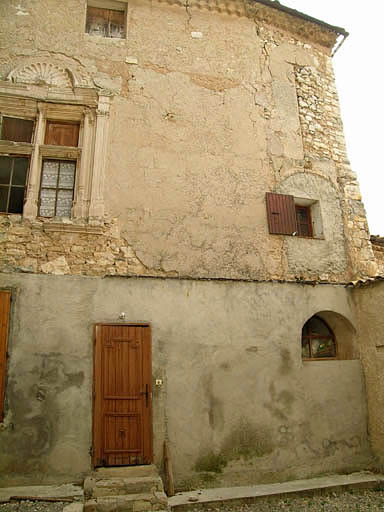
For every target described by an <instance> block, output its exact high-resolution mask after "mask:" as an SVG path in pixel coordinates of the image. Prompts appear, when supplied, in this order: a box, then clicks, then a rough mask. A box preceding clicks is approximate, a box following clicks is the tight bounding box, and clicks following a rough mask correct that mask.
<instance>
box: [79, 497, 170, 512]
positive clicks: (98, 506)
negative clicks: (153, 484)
mask: <svg viewBox="0 0 384 512" xmlns="http://www.w3.org/2000/svg"><path fill="white" fill-rule="evenodd" d="M161 510H168V498H167V496H166V495H165V493H164V492H154V493H153V494H149V493H145V494H128V495H117V496H103V497H99V498H93V499H89V500H87V501H86V502H85V504H84V512H155V511H161Z"/></svg>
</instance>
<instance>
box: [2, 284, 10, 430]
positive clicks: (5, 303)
mask: <svg viewBox="0 0 384 512" xmlns="http://www.w3.org/2000/svg"><path fill="white" fill-rule="evenodd" d="M10 310H11V292H10V291H7V290H0V422H1V421H3V416H4V395H5V370H6V366H7V345H8V328H9V312H10Z"/></svg>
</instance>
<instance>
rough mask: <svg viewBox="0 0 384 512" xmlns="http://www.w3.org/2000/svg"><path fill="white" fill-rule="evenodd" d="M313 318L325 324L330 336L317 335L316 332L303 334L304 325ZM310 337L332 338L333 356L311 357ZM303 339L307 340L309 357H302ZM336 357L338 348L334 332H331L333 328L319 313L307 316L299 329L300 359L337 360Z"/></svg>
mask: <svg viewBox="0 0 384 512" xmlns="http://www.w3.org/2000/svg"><path fill="white" fill-rule="evenodd" d="M313 319H316V320H319V321H320V322H321V323H323V324H324V325H325V327H326V328H327V329H328V331H329V333H330V336H324V335H318V334H315V333H314V334H309V335H304V334H303V332H304V328H305V326H306V325H307V324H308V323H309V322H310V321H311V320H313ZM312 338H316V339H328V340H329V339H330V338H331V339H332V342H333V347H334V353H335V355H334V356H331V357H311V354H312ZM304 339H308V340H309V353H310V356H309V357H303V340H304ZM337 358H338V350H337V342H336V337H335V333H334V332H333V330H332V329H331V328H330V326H329V325H328V323H327V322H326V321H325V320H323V319H322V318H321V317H320V316H319V315H313V316H311V318H309V319H308V320H307V321H306V322H305V324H304V325H303V328H302V331H301V359H302V361H306V362H307V361H335V360H337Z"/></svg>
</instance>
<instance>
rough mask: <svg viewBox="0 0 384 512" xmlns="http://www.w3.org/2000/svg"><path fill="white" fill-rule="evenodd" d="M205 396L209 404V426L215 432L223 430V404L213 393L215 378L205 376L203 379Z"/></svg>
mask: <svg viewBox="0 0 384 512" xmlns="http://www.w3.org/2000/svg"><path fill="white" fill-rule="evenodd" d="M202 383H203V388H204V394H205V397H206V400H207V403H208V420H209V425H210V427H211V428H212V429H214V430H221V429H222V428H223V426H224V413H223V404H222V402H221V400H219V398H217V396H215V394H214V392H213V376H212V374H209V375H205V376H204V377H203V379H202Z"/></svg>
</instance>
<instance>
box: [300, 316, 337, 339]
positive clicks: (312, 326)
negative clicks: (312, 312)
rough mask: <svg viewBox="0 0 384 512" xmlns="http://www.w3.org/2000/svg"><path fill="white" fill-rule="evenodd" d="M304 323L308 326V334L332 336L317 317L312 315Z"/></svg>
mask: <svg viewBox="0 0 384 512" xmlns="http://www.w3.org/2000/svg"><path fill="white" fill-rule="evenodd" d="M306 325H307V326H308V330H309V332H310V334H318V335H319V336H329V337H332V332H331V330H330V329H329V328H328V326H327V325H326V324H325V323H324V322H323V321H322V320H321V319H320V318H319V317H316V316H313V317H312V318H311V319H310V320H308V322H307V323H306Z"/></svg>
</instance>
